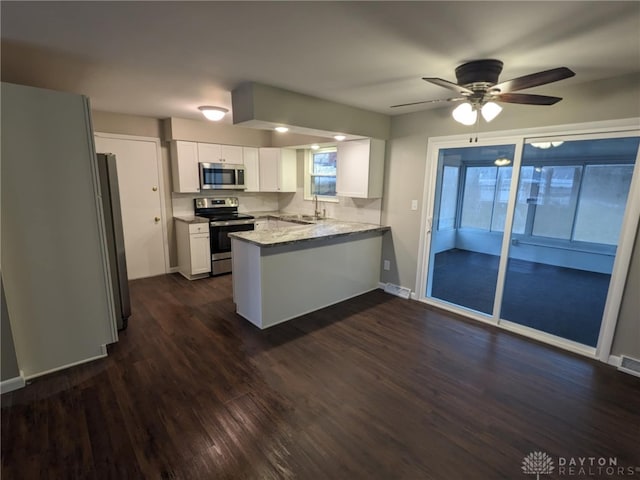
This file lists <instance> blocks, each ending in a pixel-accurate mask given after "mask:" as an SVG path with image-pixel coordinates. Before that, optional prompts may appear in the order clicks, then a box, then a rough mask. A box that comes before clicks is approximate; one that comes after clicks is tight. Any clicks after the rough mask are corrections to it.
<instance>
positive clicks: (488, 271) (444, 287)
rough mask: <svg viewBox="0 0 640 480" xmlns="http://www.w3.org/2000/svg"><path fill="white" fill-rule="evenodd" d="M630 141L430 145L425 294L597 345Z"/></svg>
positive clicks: (558, 338)
mask: <svg viewBox="0 0 640 480" xmlns="http://www.w3.org/2000/svg"><path fill="white" fill-rule="evenodd" d="M639 140H640V139H639V137H638V136H637V132H634V133H630V134H627V135H625V134H609V135H604V134H600V135H591V136H590V137H587V136H582V137H579V136H572V137H569V136H568V137H566V138H560V137H554V138H545V139H544V140H536V139H530V140H529V139H525V138H524V137H520V138H515V139H512V141H503V142H500V143H499V144H495V145H488V144H487V145H473V146H468V144H467V145H466V146H462V145H460V146H455V145H454V146H446V147H442V148H438V149H437V150H436V151H435V154H434V156H435V155H437V167H436V169H435V188H434V193H435V195H434V198H433V202H432V204H431V205H432V210H431V215H432V217H431V218H432V221H431V222H430V228H429V235H428V236H427V237H426V240H427V242H428V245H427V248H426V251H427V252H428V256H427V257H426V271H425V273H424V275H425V279H424V282H423V287H424V290H423V294H424V297H423V298H424V299H425V300H426V301H429V302H434V303H435V304H438V305H441V306H444V307H446V308H449V309H452V310H454V311H460V313H465V312H466V314H468V315H469V316H472V317H474V318H478V319H485V320H486V321H489V322H493V323H495V324H502V325H503V326H505V327H507V328H511V329H515V330H519V331H521V332H523V333H525V334H528V333H530V334H532V335H534V336H536V337H538V338H547V337H548V338H553V339H555V340H554V343H562V344H564V343H566V344H574V345H577V346H578V347H577V348H579V347H580V346H583V347H585V348H594V347H596V345H597V343H598V339H599V335H600V330H601V324H602V319H603V312H604V311H605V304H606V302H607V296H608V292H609V285H610V283H611V275H612V273H613V267H614V260H615V257H616V252H617V246H618V241H619V237H620V231H621V226H622V223H623V218H624V215H625V209H626V206H627V201H628V196H629V191H630V188H631V186H632V177H633V173H634V168H635V163H636V158H637V156H638V145H639ZM635 181H636V182H637V181H638V180H635Z"/></svg>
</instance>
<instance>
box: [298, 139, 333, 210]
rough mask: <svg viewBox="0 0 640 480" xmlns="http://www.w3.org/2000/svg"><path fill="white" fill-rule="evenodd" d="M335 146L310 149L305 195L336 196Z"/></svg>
mask: <svg viewBox="0 0 640 480" xmlns="http://www.w3.org/2000/svg"><path fill="white" fill-rule="evenodd" d="M337 157H338V154H337V150H336V148H335V147H330V148H323V149H320V150H310V151H309V156H308V161H307V165H306V168H305V177H306V178H305V197H307V198H309V197H313V196H314V195H318V196H319V197H330V198H331V197H334V198H335V196H336V174H337V172H336V161H337Z"/></svg>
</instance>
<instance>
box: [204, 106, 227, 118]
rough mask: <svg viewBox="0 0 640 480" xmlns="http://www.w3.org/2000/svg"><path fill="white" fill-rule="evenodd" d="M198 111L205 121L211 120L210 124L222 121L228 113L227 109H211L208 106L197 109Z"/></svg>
mask: <svg viewBox="0 0 640 480" xmlns="http://www.w3.org/2000/svg"><path fill="white" fill-rule="evenodd" d="M198 110H200V111H201V112H202V114H203V115H204V116H205V118H206V119H207V120H211V121H212V122H217V121H219V120H222V119H223V118H224V116H225V115H226V114H227V112H228V111H229V110H228V109H226V108H223V107H212V106H209V105H204V106H202V107H198Z"/></svg>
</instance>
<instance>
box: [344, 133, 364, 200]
mask: <svg viewBox="0 0 640 480" xmlns="http://www.w3.org/2000/svg"><path fill="white" fill-rule="evenodd" d="M337 174H338V175H337V177H338V178H337V185H336V190H337V194H338V195H341V196H345V197H366V196H367V186H368V183H369V141H368V140H353V141H350V142H342V143H339V144H338V161H337Z"/></svg>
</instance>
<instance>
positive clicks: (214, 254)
mask: <svg viewBox="0 0 640 480" xmlns="http://www.w3.org/2000/svg"><path fill="white" fill-rule="evenodd" d="M194 213H195V214H196V215H197V216H198V217H205V218H208V219H209V238H210V242H211V275H221V274H223V273H229V272H231V239H230V238H229V233H232V232H244V231H247V230H254V229H255V218H254V217H253V216H251V215H246V214H243V213H238V198H237V197H226V198H214V197H206V198H196V199H194Z"/></svg>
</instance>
